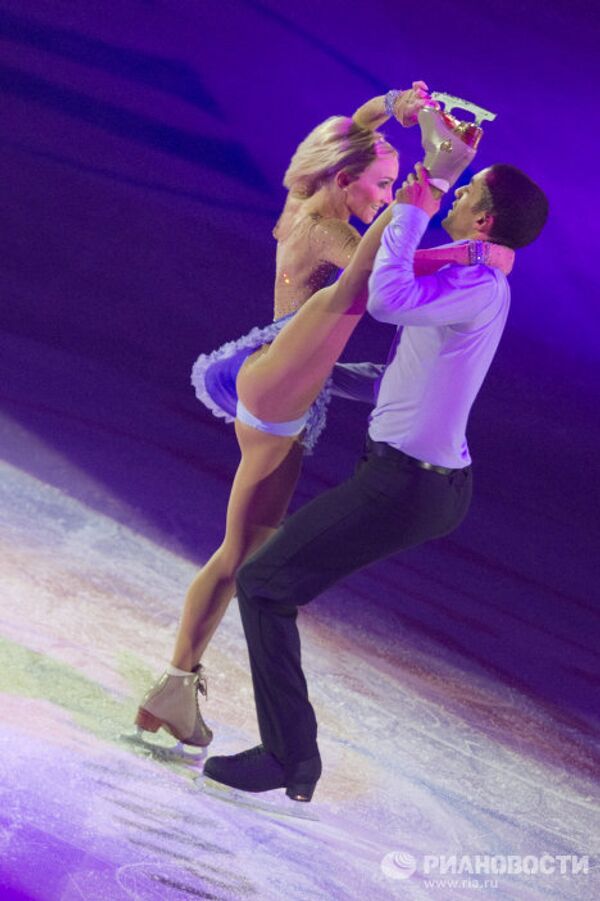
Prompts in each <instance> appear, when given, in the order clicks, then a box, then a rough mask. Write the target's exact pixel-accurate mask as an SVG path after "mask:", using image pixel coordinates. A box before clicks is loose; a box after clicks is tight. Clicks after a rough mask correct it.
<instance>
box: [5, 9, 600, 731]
mask: <svg viewBox="0 0 600 901" xmlns="http://www.w3.org/2000/svg"><path fill="white" fill-rule="evenodd" d="M599 44H600V26H599V24H598V16H597V11H596V10H595V4H594V3H592V2H585V0H575V2H573V0H571V2H568V3H567V2H561V3H548V4H544V3H541V2H539V3H538V2H531V0H520V2H517V0H486V2H485V3H481V2H475V0H460V2H457V3H453V4H451V3H442V2H430V3H428V4H425V5H422V6H419V5H412V4H408V3H406V4H405V3H398V2H391V0H390V2H384V0H369V2H367V0H356V2H354V3H350V4H349V3H348V2H341V0H331V2H314V0H309V2H302V3H299V2H298V3H295V2H283V0H279V2H277V0H273V2H264V3H261V2H252V0H248V2H242V0H239V2H235V0H225V2H215V3H207V2H197V0H194V2H192V0H189V2H179V3H166V2H160V0H156V2H153V0H148V2H142V0H140V2H116V0H106V2H104V3H102V4H92V3H71V2H61V0H54V2H49V0H47V2H42V0H32V2H29V3H27V4H23V3H19V2H7V0H2V2H0V53H1V60H0V145H1V150H2V153H1V156H0V167H1V170H0V171H1V183H2V211H3V220H4V222H3V254H2V256H3V265H2V306H1V313H0V375H1V382H0V396H1V400H2V404H1V408H0V412H1V416H2V418H1V420H0V442H1V450H2V456H3V459H4V460H5V461H7V462H8V463H11V464H13V465H14V466H16V467H18V468H20V469H22V470H24V471H25V472H27V473H30V474H32V475H34V476H36V477H37V478H39V479H41V480H43V481H44V482H46V483H48V484H50V485H54V486H57V487H58V488H60V489H61V490H62V491H63V492H64V493H65V494H68V495H70V496H71V497H72V498H74V499H77V500H81V501H83V502H84V503H85V504H87V505H89V506H90V507H92V508H94V509H95V510H97V511H100V512H102V513H105V514H107V515H108V516H110V517H112V518H113V519H115V520H117V521H118V522H121V523H123V524H124V525H126V526H128V527H130V528H132V529H134V530H136V531H137V532H139V533H142V534H143V535H144V536H146V537H148V538H150V539H152V540H153V541H154V542H155V543H157V544H160V545H162V546H163V547H164V548H168V549H171V550H174V551H176V552H178V553H180V554H182V555H184V556H186V557H187V558H188V559H189V560H193V561H201V560H203V559H206V556H207V555H208V554H209V553H210V551H211V550H212V549H214V546H215V545H216V543H217V542H218V540H219V538H220V535H221V532H222V522H223V518H224V511H225V504H226V497H227V490H228V486H229V484H230V480H231V476H232V473H233V471H234V467H235V462H236V459H237V449H236V446H235V442H234V437H233V433H232V432H231V431H228V430H227V428H226V427H225V426H224V425H223V424H222V423H221V422H218V421H216V420H214V419H212V418H211V417H210V415H209V414H208V413H207V412H206V411H205V410H204V409H203V408H202V407H201V406H200V405H199V404H198V403H197V402H196V401H195V399H194V396H193V392H192V389H191V388H190V385H189V373H190V369H191V365H192V363H193V360H194V359H195V356H196V355H197V354H198V353H199V352H202V351H206V350H210V349H212V348H213V347H215V346H217V345H218V344H219V343H221V342H223V341H224V340H227V339H231V338H234V337H237V336H238V335H240V334H242V333H244V332H245V331H246V330H247V329H248V328H250V327H251V326H253V325H256V324H264V323H266V322H268V321H270V317H271V312H272V282H273V276H274V249H275V244H274V241H273V239H272V237H271V229H272V227H273V225H274V222H275V220H276V217H277V214H278V210H279V208H280V205H281V203H282V199H283V196H284V194H283V189H282V187H281V178H282V175H283V171H284V169H285V167H286V165H287V162H288V160H289V157H290V155H291V153H292V152H293V150H294V148H295V147H296V145H297V143H298V141H299V140H300V139H301V138H302V137H303V136H304V135H305V134H306V133H307V132H308V131H309V130H310V129H311V128H312V127H313V126H314V125H315V124H317V123H318V122H319V121H321V120H323V119H324V118H325V117H326V116H328V115H332V114H339V113H342V114H351V113H352V112H353V110H354V109H355V108H356V107H358V106H359V105H360V104H361V103H362V102H364V101H365V100H367V99H368V98H369V97H370V96H373V95H375V94H378V93H383V92H384V91H386V90H387V89H388V88H390V87H405V86H408V85H409V84H410V82H411V81H412V80H413V79H417V78H419V79H424V80H425V81H427V83H428V84H429V86H430V88H431V89H432V90H435V89H437V90H445V91H448V92H450V93H454V94H456V95H459V96H464V97H467V98H469V99H472V100H473V101H474V102H477V103H480V104H481V105H483V106H485V107H487V108H489V109H491V110H493V111H495V112H496V113H497V114H498V118H497V121H496V122H494V123H493V124H489V125H487V126H486V128H485V131H486V134H485V137H484V140H483V142H482V145H481V149H480V153H479V156H478V159H477V168H481V167H483V166H485V165H489V164H491V163H493V162H510V163H513V164H515V165H517V166H519V167H520V168H522V169H524V170H525V171H526V172H527V173H528V174H530V175H531V176H532V177H533V178H534V179H535V180H537V181H538V182H539V183H540V185H541V186H542V187H543V188H544V189H545V191H546V192H547V194H548V196H549V199H550V204H551V217H550V220H549V223H548V225H547V228H546V231H545V233H544V235H543V236H542V238H541V239H540V240H539V241H538V242H537V243H536V244H534V245H533V246H532V247H530V248H527V249H525V250H523V251H521V252H519V253H518V256H517V262H516V267H515V271H514V274H513V275H512V276H511V285H512V292H513V306H512V312H511V317H510V320H509V326H508V329H507V333H506V335H505V338H504V340H503V344H502V346H501V348H500V351H499V353H498V356H497V359H496V361H495V363H494V366H493V369H492V371H491V373H490V375H489V378H488V380H487V382H486V384H485V386H484V388H483V390H482V392H481V395H480V398H479V400H478V402H477V405H476V408H475V410H474V413H473V416H472V421H471V424H470V433H469V438H470V444H471V450H472V454H473V457H474V463H475V496H474V502H473V507H472V511H471V514H470V515H469V517H468V518H467V520H466V522H465V523H464V524H463V525H462V526H461V528H460V529H459V530H458V531H457V533H456V534H455V535H453V536H451V537H450V538H449V539H447V540H444V541H442V542H438V543H436V544H435V545H431V546H426V547H422V548H419V549H416V550H413V551H411V552H408V553H407V554H405V555H404V556H403V557H402V559H401V560H400V558H398V559H396V560H393V561H390V562H388V563H384V564H381V565H379V566H377V567H374V568H373V569H372V570H370V571H369V573H363V574H359V575H357V576H356V577H354V579H353V580H349V583H348V584H349V585H350V587H351V588H352V587H353V592H351V594H350V596H349V598H346V597H345V595H344V594H343V592H342V594H340V595H339V596H338V595H336V597H335V598H333V599H332V600H331V602H330V607H329V609H330V610H331V614H332V615H336V616H338V615H339V616H340V617H344V618H345V619H352V618H353V617H356V618H357V619H360V616H361V610H360V606H361V604H364V603H368V604H369V605H371V606H374V605H380V608H381V617H382V618H383V621H384V622H389V627H390V629H393V628H394V623H395V622H396V621H400V622H402V623H403V624H404V625H408V626H409V627H410V629H412V630H413V631H414V634H415V635H418V634H421V633H422V634H428V635H429V636H430V637H431V636H433V638H434V640H435V641H437V642H439V643H440V646H443V647H444V649H445V652H446V653H449V654H450V655H451V656H452V657H454V659H455V662H456V664H457V665H458V666H461V667H463V668H464V669H465V670H469V669H470V668H472V669H473V671H474V672H475V671H485V672H486V673H488V674H492V675H494V676H495V677H496V678H497V679H498V680H500V681H504V682H506V683H507V684H509V685H512V686H514V687H515V688H518V689H520V690H522V691H523V692H525V693H527V694H528V695H530V696H531V697H532V698H534V699H536V700H537V701H539V702H540V703H541V704H542V705H546V706H547V709H548V710H549V711H551V713H552V716H555V717H556V718H558V719H560V720H562V721H564V722H566V723H571V724H574V725H576V726H577V728H580V729H582V730H583V732H586V731H587V730H594V729H595V728H596V725H595V723H594V720H595V717H596V716H597V713H598V710H599V709H600V707H599V705H598V702H597V694H596V692H597V690H598V685H599V682H600V676H599V670H598V635H599V634H600V629H599V625H598V624H599V617H600V611H599V609H598V604H597V601H598V584H599V576H600V565H599V557H600V555H599V554H598V541H599V538H600V529H599V528H598V526H599V516H598V509H599V500H600V497H599V494H600V492H599V484H600V479H599V478H598V466H597V459H598V456H599V453H600V440H599V439H600V428H599V420H598V409H599V400H600V378H599V371H598V366H597V363H598V358H599V351H600V340H599V337H598V332H599V329H598V326H599V323H600V316H599V313H598V308H597V304H598V290H597V281H598V279H597V257H598V249H597V245H598V229H597V228H596V219H597V209H596V207H597V198H598V191H597V185H596V182H595V178H596V176H595V172H594V162H595V159H596V157H597V150H596V147H595V141H596V137H597V134H598V125H597V123H596V121H595V116H596V112H595V111H596V108H597V102H596V100H597V91H596V88H597V87H598V84H597V81H596V83H594V82H593V80H592V78H593V76H592V63H593V62H594V64H596V63H595V60H596V57H597V48H598V46H599ZM590 123H591V124H590ZM385 131H386V134H387V135H388V137H389V139H390V140H391V141H392V142H393V143H394V144H395V145H396V146H397V147H398V148H399V149H400V152H401V174H402V173H405V172H406V171H408V170H409V169H410V168H411V167H412V165H413V164H414V162H415V161H416V160H417V159H418V158H419V135H418V131H417V130H416V129H413V130H411V131H403V130H402V129H401V128H400V127H399V126H398V125H397V124H396V123H393V122H392V123H389V124H388V126H387V127H386V129H385ZM441 241H443V234H442V232H441V230H440V229H439V227H436V226H435V223H434V225H433V227H432V228H431V230H430V232H429V233H428V235H427V243H428V244H434V243H439V242H441ZM392 334H393V331H392V330H390V329H388V328H386V327H384V326H380V325H377V324H375V323H373V322H368V321H366V322H365V323H364V325H363V326H361V328H360V329H359V331H358V333H357V334H356V335H355V337H354V338H353V340H352V343H351V345H350V346H349V348H348V350H347V352H346V354H345V357H346V358H347V359H376V360H381V359H383V358H384V357H385V353H386V350H387V346H388V344H389V342H390V340H391V338H392ZM365 425H366V408H364V407H360V406H355V407H353V406H351V405H349V404H344V403H342V402H336V403H334V404H332V412H331V418H330V425H329V428H328V430H327V432H326V433H325V436H324V437H323V439H322V441H321V444H320V446H319V447H318V449H317V452H316V454H315V456H314V457H312V458H310V459H309V460H308V461H307V465H306V468H305V473H304V475H303V479H302V482H301V485H300V487H299V489H298V494H297V497H296V499H295V501H294V503H295V505H298V504H300V503H303V502H305V500H306V499H308V498H309V497H311V496H313V495H314V494H315V493H317V492H318V491H321V490H323V489H325V488H326V487H327V486H329V485H332V484H335V483H336V482H337V481H339V480H340V479H341V478H342V477H343V476H344V475H345V474H346V473H349V472H350V470H351V467H352V465H353V460H354V459H355V457H356V455H357V453H358V452H359V450H360V447H361V441H362V436H363V434H364V430H365ZM428 579H429V584H427V580H428ZM371 580H375V584H376V586H377V590H376V591H373V592H369V585H370V584H372V582H371ZM448 583H451V584H452V602H451V604H448V605H445V603H444V597H443V595H444V586H445V585H447V584H448ZM386 585H387V586H388V588H389V590H388V591H382V586H386ZM423 585H424V586H425V587H423ZM326 603H327V601H325V600H324V601H323V604H326ZM403 631H404V630H403ZM404 640H406V636H404Z"/></svg>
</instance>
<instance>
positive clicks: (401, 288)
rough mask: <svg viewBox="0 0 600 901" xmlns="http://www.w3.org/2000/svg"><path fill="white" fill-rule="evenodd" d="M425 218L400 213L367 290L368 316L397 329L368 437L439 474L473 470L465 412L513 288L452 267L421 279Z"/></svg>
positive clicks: (485, 271) (404, 208) (403, 208)
mask: <svg viewBox="0 0 600 901" xmlns="http://www.w3.org/2000/svg"><path fill="white" fill-rule="evenodd" d="M428 221H429V219H428V216H427V214H426V213H424V212H423V210H421V209H419V208H418V207H415V206H413V205H411V204H398V205H397V206H396V207H395V208H394V211H393V214H392V220H391V222H390V223H389V225H388V226H387V227H386V229H385V231H384V233H383V237H382V240H381V247H380V248H379V251H378V253H377V257H376V260H375V265H374V268H373V272H372V274H371V278H370V281H369V302H368V310H369V313H370V314H371V316H373V317H374V318H375V319H377V320H378V321H379V322H391V323H394V324H395V325H397V326H399V327H403V328H399V330H398V334H397V336H396V348H395V351H394V352H393V354H392V355H391V359H390V361H389V363H388V366H387V368H386V371H385V374H384V376H383V379H382V382H381V387H380V389H379V395H378V398H377V405H376V407H375V409H374V410H373V412H372V413H371V416H370V420H369V435H370V436H371V438H372V439H373V440H374V441H385V442H386V443H387V444H390V445H392V447H396V448H398V450H401V451H403V452H404V453H406V454H409V455H410V456H411V457H417V458H418V459H419V460H425V461H427V462H428V463H435V464H436V465H438V466H448V467H451V468H454V469H460V468H462V467H464V466H468V465H469V464H470V462H471V456H470V454H469V448H468V445H467V439H466V434H465V433H466V428H467V420H468V417H469V412H470V410H471V407H472V405H473V401H474V400H475V397H476V396H477V392H478V391H479V389H480V387H481V384H482V382H483V380H484V378H485V375H486V373H487V371H488V369H489V366H490V363H491V362H492V359H493V357H494V354H495V352H496V348H497V347H498V343H499V341H500V338H501V336H502V332H503V330H504V325H505V323H506V317H507V315H508V309H509V306H510V289H509V287H508V281H507V279H506V276H505V275H504V274H503V273H502V272H500V270H499V269H491V268H489V267H488V266H484V265H475V266H460V265H454V264H453V265H448V266H445V267H444V268H443V269H440V271H439V272H437V273H436V274H435V275H426V276H423V277H421V278H417V277H415V274H414V271H413V257H414V253H415V250H416V249H417V245H418V243H419V241H420V240H421V237H422V235H423V232H424V231H425V229H426V227H427V223H428Z"/></svg>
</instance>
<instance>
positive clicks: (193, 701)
mask: <svg viewBox="0 0 600 901" xmlns="http://www.w3.org/2000/svg"><path fill="white" fill-rule="evenodd" d="M199 693H200V694H201V695H203V696H204V697H206V696H207V689H206V676H205V674H204V672H203V669H202V666H201V665H200V664H199V665H198V666H197V667H195V669H194V670H193V671H192V672H191V673H189V674H188V675H186V676H172V675H170V674H169V673H163V675H162V676H161V677H160V679H159V680H158V682H156V683H155V685H153V686H152V688H151V689H150V691H149V692H148V693H147V694H146V696H145V697H144V700H143V701H142V703H141V705H140V707H139V708H138V712H137V715H136V718H135V724H136V726H137V731H136V733H135V734H133V735H124V736H123V738H124V739H125V740H126V741H129V742H132V743H133V744H135V745H136V746H138V747H139V748H140V749H141V750H143V751H145V752H147V753H149V754H151V755H152V756H153V757H155V758H156V759H158V760H174V761H183V762H191V763H195V762H198V761H200V760H202V759H203V758H204V757H205V756H206V747H207V745H209V744H210V742H211V741H212V737H213V734H212V732H211V730H210V729H209V728H208V726H207V725H206V723H205V722H204V720H203V719H202V715H201V713H200V708H199V705H198V694H199ZM159 729H163V730H164V731H165V732H167V733H168V734H169V735H171V736H173V737H174V738H176V739H177V744H176V745H174V746H172V745H169V744H166V743H164V742H163V743H161V742H156V743H155V742H151V741H148V740H147V739H146V738H145V737H144V733H145V732H151V733H156V732H158V730H159ZM186 745H192V746H193V747H195V748H196V749H201V750H196V751H191V750H190V749H189V748H186V747H185V746H186Z"/></svg>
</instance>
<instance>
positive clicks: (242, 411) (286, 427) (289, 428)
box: [236, 399, 309, 438]
mask: <svg viewBox="0 0 600 901" xmlns="http://www.w3.org/2000/svg"><path fill="white" fill-rule="evenodd" d="M308 415H309V411H308V410H307V411H306V413H304V414H303V415H302V416H301V417H300V418H299V419H292V420H290V421H289V422H265V421H264V420H263V419H259V418H258V416H255V415H254V414H253V413H251V412H250V410H249V409H248V408H247V407H245V406H244V405H243V403H242V402H241V400H239V399H238V402H237V407H236V418H237V419H239V421H240V422H243V423H244V425H249V426H251V427H252V428H253V429H258V431H259V432H267V433H268V434H269V435H279V436H281V437H287V438H291V437H293V436H294V435H299V434H300V432H302V431H303V429H304V427H305V426H306V423H307V421H308Z"/></svg>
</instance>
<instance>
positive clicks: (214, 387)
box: [192, 313, 331, 454]
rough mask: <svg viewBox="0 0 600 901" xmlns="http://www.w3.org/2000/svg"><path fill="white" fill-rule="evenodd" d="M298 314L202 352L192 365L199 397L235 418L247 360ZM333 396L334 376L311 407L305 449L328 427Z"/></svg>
mask: <svg viewBox="0 0 600 901" xmlns="http://www.w3.org/2000/svg"><path fill="white" fill-rule="evenodd" d="M293 315H294V314H293V313H290V314H289V315H288V316H283V317H282V318H281V319H276V320H275V322H272V323H271V324H270V325H266V326H264V327H263V328H258V327H257V328H253V329H252V330H251V331H250V332H248V334H247V335H244V336H243V337H241V338H238V339H237V341H228V342H227V343H226V344H223V345H222V346H221V347H219V348H218V349H217V350H213V351H212V353H210V354H201V355H200V356H199V357H198V359H197V360H196V362H195V363H194V366H193V369H192V385H193V386H194V390H195V391H196V397H197V398H198V400H200V401H202V403H203V404H204V406H205V407H208V409H209V410H210V411H211V413H212V414H213V415H214V416H217V417H218V418H219V419H224V420H225V422H233V421H234V420H235V413H236V407H237V400H238V398H237V391H236V379H237V375H238V372H239V371H240V369H241V368H242V365H243V363H244V360H245V359H246V358H247V357H249V356H250V354H252V353H254V351H255V350H258V348H259V347H262V346H263V345H264V344H270V343H271V342H272V341H274V339H275V338H276V337H277V335H278V334H279V332H280V331H281V329H282V328H283V327H284V325H285V324H286V322H288V320H290V319H291V318H292V316H293ZM330 399H331V378H329V379H328V380H327V382H326V383H325V385H324V387H323V389H322V390H321V393H320V394H319V396H318V397H317V399H316V400H315V402H314V403H313V404H312V406H311V407H310V409H309V411H308V420H307V423H306V428H305V430H304V432H303V433H302V436H301V438H300V442H301V443H302V445H303V447H304V449H305V453H309V454H310V453H312V450H313V448H314V446H315V444H316V443H317V440H318V438H319V435H320V434H321V432H322V431H323V429H324V428H325V423H326V420H327V405H328V404H329V401H330Z"/></svg>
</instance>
